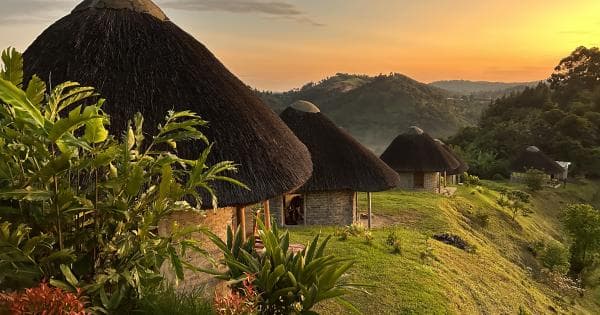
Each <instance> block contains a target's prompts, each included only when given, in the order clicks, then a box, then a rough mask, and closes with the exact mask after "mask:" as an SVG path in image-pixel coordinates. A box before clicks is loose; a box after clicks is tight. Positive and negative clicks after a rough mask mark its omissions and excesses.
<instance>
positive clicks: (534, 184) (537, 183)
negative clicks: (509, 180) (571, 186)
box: [523, 169, 546, 191]
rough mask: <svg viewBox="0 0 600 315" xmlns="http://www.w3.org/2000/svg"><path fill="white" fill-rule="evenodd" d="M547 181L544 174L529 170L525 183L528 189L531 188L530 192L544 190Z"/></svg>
mask: <svg viewBox="0 0 600 315" xmlns="http://www.w3.org/2000/svg"><path fill="white" fill-rule="evenodd" d="M545 180H546V174H544V172H542V171H539V170H536V169H529V170H527V172H526V173H525V177H524V179H523V182H524V183H525V185H527V188H529V190H531V191H539V190H542V188H543V186H544V182H545Z"/></svg>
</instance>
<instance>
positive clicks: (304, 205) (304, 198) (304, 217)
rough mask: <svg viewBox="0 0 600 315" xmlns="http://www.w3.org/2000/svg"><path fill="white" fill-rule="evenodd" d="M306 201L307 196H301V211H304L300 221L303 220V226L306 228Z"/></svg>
mask: <svg viewBox="0 0 600 315" xmlns="http://www.w3.org/2000/svg"><path fill="white" fill-rule="evenodd" d="M307 200H308V194H305V195H303V196H302V210H303V211H304V215H303V216H302V219H304V222H303V223H304V226H306V215H307V213H306V201H307Z"/></svg>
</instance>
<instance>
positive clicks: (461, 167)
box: [435, 139, 469, 175]
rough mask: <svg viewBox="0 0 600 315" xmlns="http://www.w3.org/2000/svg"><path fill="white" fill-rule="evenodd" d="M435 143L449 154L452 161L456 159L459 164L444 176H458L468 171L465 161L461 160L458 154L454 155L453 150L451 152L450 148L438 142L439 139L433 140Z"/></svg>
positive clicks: (440, 141)
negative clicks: (452, 158)
mask: <svg viewBox="0 0 600 315" xmlns="http://www.w3.org/2000/svg"><path fill="white" fill-rule="evenodd" d="M435 142H437V143H438V144H439V145H441V146H442V148H443V149H444V150H446V152H448V153H449V154H451V155H452V156H453V157H454V159H456V160H457V161H458V163H459V165H458V167H457V168H455V169H453V170H449V171H446V174H448V175H458V174H462V173H464V172H466V171H468V170H469V165H468V164H467V162H465V160H463V159H462V158H461V157H460V156H458V154H456V152H454V150H452V148H450V146H449V145H447V144H445V143H444V142H443V141H442V140H439V139H435Z"/></svg>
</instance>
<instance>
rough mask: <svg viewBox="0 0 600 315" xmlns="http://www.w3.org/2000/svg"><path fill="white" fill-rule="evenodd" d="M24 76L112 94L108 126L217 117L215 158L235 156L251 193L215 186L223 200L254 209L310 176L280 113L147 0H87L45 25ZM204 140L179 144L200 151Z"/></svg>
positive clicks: (213, 123) (150, 126)
mask: <svg viewBox="0 0 600 315" xmlns="http://www.w3.org/2000/svg"><path fill="white" fill-rule="evenodd" d="M24 58H25V72H26V75H27V76H31V75H32V74H38V75H40V76H41V77H42V78H43V79H44V80H46V81H50V80H51V83H52V84H57V83H61V82H63V81H68V80H69V81H78V82H80V83H82V84H84V85H89V86H94V87H96V88H97V89H98V91H99V92H100V93H101V94H102V96H103V97H105V98H106V99H107V103H106V104H105V106H104V110H105V111H106V112H107V113H109V114H110V115H111V116H112V125H111V129H112V130H113V131H116V132H120V131H123V130H124V129H125V127H126V123H127V121H128V120H129V119H131V118H132V117H133V115H134V114H135V113H136V112H138V111H139V112H141V113H142V114H143V115H144V117H145V119H146V123H145V126H146V130H145V131H146V132H148V133H151V134H154V131H155V130H156V125H157V124H158V123H160V122H162V121H163V120H164V117H165V115H166V114H167V111H168V110H171V109H174V110H192V111H194V112H196V113H198V114H199V115H201V116H202V118H204V119H205V120H208V121H209V122H210V127H209V129H207V130H205V132H206V135H207V136H208V137H209V139H210V140H211V141H214V142H215V147H214V149H213V152H212V154H211V156H210V161H209V162H210V163H214V162H217V161H223V160H231V161H234V162H236V163H238V164H240V166H239V173H238V174H235V175H233V176H234V177H235V178H236V179H238V180H241V181H242V182H244V183H246V184H247V185H248V186H250V188H251V189H252V190H251V191H246V190H244V189H241V188H238V187H234V186H233V185H230V184H227V183H219V184H218V185H215V190H216V193H217V196H218V197H219V200H220V204H219V205H220V206H234V205H247V204H251V203H255V202H259V201H262V200H265V199H268V198H271V197H274V196H277V195H280V194H282V193H286V192H289V191H292V190H295V189H297V188H298V187H300V186H301V185H302V184H304V182H306V180H307V179H308V178H309V177H310V175H311V172H312V163H311V161H310V154H309V152H308V150H307V149H306V147H305V146H304V145H303V144H302V143H301V142H300V141H299V140H298V139H297V138H296V137H295V136H294V134H293V133H292V131H291V130H289V129H288V128H287V126H286V125H285V124H284V123H283V121H281V119H280V118H279V117H278V116H277V115H276V114H275V113H274V112H273V111H272V110H270V109H269V108H268V107H267V106H266V105H265V104H263V102H262V101H261V100H260V99H259V98H258V97H257V96H255V95H254V93H253V92H252V91H251V90H250V89H249V88H248V87H247V86H246V85H244V83H242V82H241V81H240V80H239V79H238V78H236V77H235V76H234V75H233V74H232V73H231V72H229V71H228V70H227V69H226V68H225V66H223V64H221V62H219V60H218V59H217V58H216V57H215V56H214V55H213V54H212V53H211V52H210V51H209V50H208V49H207V48H206V47H205V46H204V45H202V44H201V43H200V42H198V41H197V40H196V39H194V37H192V36H191V35H189V34H188V33H186V32H185V31H183V30H182V29H180V28H179V27H177V25H175V24H174V23H172V22H170V21H169V20H168V18H167V17H166V15H165V14H164V13H163V12H162V11H161V10H160V9H159V8H158V7H157V6H156V5H155V4H154V3H152V1H150V0H87V1H84V2H83V3H82V4H80V5H79V6H78V7H77V8H76V9H75V10H74V11H73V12H72V13H71V14H69V15H68V16H66V17H64V18H62V19H60V20H59V21H57V22H56V23H54V24H53V25H52V26H50V27H49V28H48V29H47V30H46V31H44V32H43V33H42V34H41V35H40V36H39V37H38V38H37V39H36V40H35V41H34V42H33V44H32V45H31V46H30V47H29V48H28V49H27V51H26V52H25V54H24ZM203 147H204V146H203V145H202V144H201V143H193V144H189V145H187V146H180V148H179V151H180V153H181V154H182V155H184V156H185V157H188V158H196V157H198V154H199V152H201V150H202V149H203Z"/></svg>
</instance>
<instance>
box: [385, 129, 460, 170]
mask: <svg viewBox="0 0 600 315" xmlns="http://www.w3.org/2000/svg"><path fill="white" fill-rule="evenodd" d="M381 159H382V160H383V161H384V162H385V163H387V164H388V165H389V166H390V167H391V168H393V169H394V170H396V171H397V172H399V173H412V172H443V171H451V170H454V169H456V168H457V167H459V165H460V163H459V162H458V161H457V160H456V159H455V158H454V156H452V155H451V154H450V153H448V152H447V151H446V150H445V149H443V148H442V146H440V145H439V144H437V143H436V142H435V140H433V138H431V136H429V135H428V134H426V133H425V132H423V130H421V129H420V128H418V127H414V126H413V127H410V128H409V130H408V132H406V133H404V134H401V135H399V136H398V137H397V138H396V139H394V141H392V143H391V144H390V145H389V147H388V148H387V149H386V150H385V151H384V152H383V154H382V155H381Z"/></svg>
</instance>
